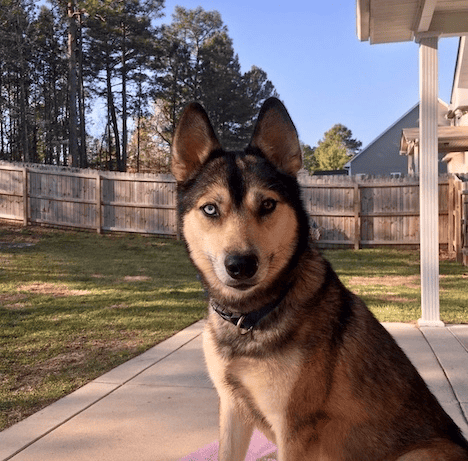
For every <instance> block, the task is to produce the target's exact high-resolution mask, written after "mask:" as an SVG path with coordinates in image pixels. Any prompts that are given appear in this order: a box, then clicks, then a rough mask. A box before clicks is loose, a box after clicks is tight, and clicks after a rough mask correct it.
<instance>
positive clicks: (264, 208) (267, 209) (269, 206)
mask: <svg viewBox="0 0 468 461" xmlns="http://www.w3.org/2000/svg"><path fill="white" fill-rule="evenodd" d="M277 203H278V202H277V201H276V200H274V199H272V198H267V199H266V200H263V202H262V204H261V207H260V213H261V214H268V213H271V212H272V211H274V210H275V208H276V204H277Z"/></svg>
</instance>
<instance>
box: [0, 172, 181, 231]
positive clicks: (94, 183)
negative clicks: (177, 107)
mask: <svg viewBox="0 0 468 461" xmlns="http://www.w3.org/2000/svg"><path fill="white" fill-rule="evenodd" d="M0 218H3V219H12V220H20V221H23V223H24V224H25V225H27V224H29V223H31V224H48V225H53V226H59V227H60V226H63V227H77V228H85V229H95V230H96V231H97V232H103V231H121V232H139V233H150V234H159V235H170V236H176V235H177V220H176V191H175V182H174V179H173V178H172V176H169V175H154V174H128V173H110V172H98V171H93V170H71V169H65V168H53V167H37V166H33V167H32V166H28V167H18V166H13V165H4V164H0Z"/></svg>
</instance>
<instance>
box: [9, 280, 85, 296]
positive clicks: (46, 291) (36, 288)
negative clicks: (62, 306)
mask: <svg viewBox="0 0 468 461" xmlns="http://www.w3.org/2000/svg"><path fill="white" fill-rule="evenodd" d="M17 290H18V291H19V292H24V291H27V292H28V293H31V294H35V295H46V296H52V297H54V298H60V297H64V296H85V295H89V294H91V291H89V290H71V289H70V288H68V287H67V286H66V285H61V284H57V283H47V282H33V283H28V284H25V285H20V286H19V287H18V288H17Z"/></svg>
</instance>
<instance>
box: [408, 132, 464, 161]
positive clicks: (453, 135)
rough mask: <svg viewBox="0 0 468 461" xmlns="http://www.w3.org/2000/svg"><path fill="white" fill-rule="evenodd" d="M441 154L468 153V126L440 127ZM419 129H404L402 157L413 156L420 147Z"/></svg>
mask: <svg viewBox="0 0 468 461" xmlns="http://www.w3.org/2000/svg"><path fill="white" fill-rule="evenodd" d="M437 134H438V138H439V153H445V154H446V153H449V152H465V151H468V126H439V128H438V130H437ZM419 139H420V138H419V128H404V129H403V130H402V134H401V140H400V155H411V154H413V153H414V148H415V147H416V146H418V145H419Z"/></svg>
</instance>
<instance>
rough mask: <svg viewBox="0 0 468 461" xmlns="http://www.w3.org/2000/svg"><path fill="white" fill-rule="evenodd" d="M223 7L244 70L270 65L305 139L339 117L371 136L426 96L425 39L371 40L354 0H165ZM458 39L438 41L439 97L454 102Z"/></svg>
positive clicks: (314, 138) (168, 13) (168, 15)
mask: <svg viewBox="0 0 468 461" xmlns="http://www.w3.org/2000/svg"><path fill="white" fill-rule="evenodd" d="M176 5H181V6H184V7H185V8H196V7H197V6H202V7H203V8H204V9H205V10H218V11H219V12H220V13H221V16H222V19H223V21H224V23H225V24H226V25H227V27H228V29H229V35H230V37H231V38H232V39H233V42H234V50H235V51H236V53H238V55H239V60H240V63H241V66H242V71H243V72H245V71H247V70H249V69H250V67H251V66H252V65H256V66H259V67H261V68H262V69H263V70H264V71H266V72H267V74H268V77H269V78H270V80H271V81H272V82H273V84H274V85H275V87H276V90H277V91H278V93H279V95H280V98H281V99H282V100H283V102H284V103H285V104H286V107H287V108H288V110H289V112H290V114H291V117H292V119H293V121H294V123H295V124H296V127H297V129H298V132H299V137H300V138H301V140H302V141H303V142H305V143H306V144H310V145H311V146H314V145H317V142H318V141H319V139H321V138H322V137H323V134H324V132H325V131H327V130H328V129H329V128H331V127H332V126H333V125H334V124H335V123H342V124H344V125H346V126H347V127H348V128H349V129H351V130H352V132H353V135H354V137H356V138H357V139H359V140H360V141H362V142H363V146H366V145H367V144H369V143H370V142H371V141H372V140H373V139H375V138H376V137H377V136H378V135H379V134H381V133H382V132H383V131H384V130H385V129H386V128H387V127H388V126H390V125H391V124H392V123H394V122H395V121H396V120H397V119H398V118H400V117H401V116H402V115H403V114H404V113H406V112H407V111H408V110H409V109H410V108H411V107H413V105H414V104H416V103H417V102H418V100H419V86H418V85H419V75H418V48H419V47H418V45H417V44H416V43H414V42H408V43H397V44H386V45H370V44H369V42H360V41H359V40H358V38H357V35H356V12H355V11H356V2H355V0H346V1H345V2H343V1H338V0H327V1H326V2H323V1H317V0H288V1H280V0H268V1H267V0H235V1H233V0H229V1H223V0H178V1H177V0H166V7H165V9H164V12H165V18H163V21H162V22H170V21H171V20H172V13H173V12H174V8H175V6H176ZM457 48H458V39H456V38H446V39H441V40H440V41H439V79H440V81H439V97H440V98H441V99H443V100H444V101H445V102H447V103H449V102H450V94H451V90H452V82H453V74H454V69H455V60H456V55H457Z"/></svg>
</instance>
